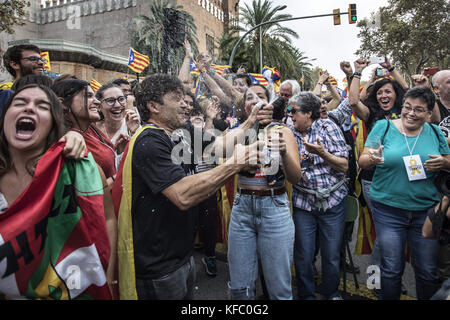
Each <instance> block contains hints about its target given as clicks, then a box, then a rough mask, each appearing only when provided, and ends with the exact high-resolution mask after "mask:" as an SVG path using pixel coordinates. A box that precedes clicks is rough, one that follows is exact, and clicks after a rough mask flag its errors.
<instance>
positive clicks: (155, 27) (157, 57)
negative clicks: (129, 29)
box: [131, 0, 198, 75]
mask: <svg viewBox="0 0 450 320" xmlns="http://www.w3.org/2000/svg"><path fill="white" fill-rule="evenodd" d="M165 8H173V9H176V10H179V11H181V12H183V13H184V14H185V15H186V40H187V41H189V43H190V44H191V47H192V51H193V52H194V54H197V53H198V48H197V42H198V39H197V27H196V25H195V22H194V18H193V17H192V16H191V15H190V14H189V13H188V12H186V11H184V10H183V6H179V5H177V6H173V5H171V4H170V3H169V1H167V0H158V1H153V2H152V3H151V4H150V11H151V16H150V17H147V16H144V15H139V16H136V17H134V20H135V21H136V23H137V26H138V29H137V31H136V32H135V33H134V34H133V36H132V41H131V46H132V47H133V48H134V49H136V50H137V51H138V52H140V53H143V54H145V55H148V56H149V57H150V66H148V67H147V68H146V69H145V70H144V71H143V75H145V74H150V73H159V72H162V71H163V59H164V56H167V59H168V61H169V70H168V73H169V74H174V75H177V74H178V72H179V70H180V67H181V65H182V63H183V59H184V56H185V53H186V51H185V49H184V47H180V48H167V47H165V45H164V9H165Z"/></svg>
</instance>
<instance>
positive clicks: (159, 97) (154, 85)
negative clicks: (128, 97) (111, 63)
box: [135, 73, 184, 122]
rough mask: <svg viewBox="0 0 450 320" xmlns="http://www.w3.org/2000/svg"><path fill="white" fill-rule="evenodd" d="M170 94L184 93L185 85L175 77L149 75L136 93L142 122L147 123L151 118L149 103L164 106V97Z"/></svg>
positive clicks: (159, 74)
mask: <svg viewBox="0 0 450 320" xmlns="http://www.w3.org/2000/svg"><path fill="white" fill-rule="evenodd" d="M169 92H180V93H182V94H183V93H184V88H183V83H182V82H181V80H180V79H178V78H177V77H175V76H172V75H168V74H164V73H156V74H152V75H149V76H148V77H147V78H145V80H144V81H142V83H141V84H140V85H139V89H138V90H137V91H136V93H135V95H136V103H137V108H138V111H139V114H140V115H141V118H142V121H144V122H146V121H147V120H148V119H150V117H151V113H150V110H149V109H148V107H147V104H148V103H149V102H156V103H159V104H163V103H164V102H163V97H164V95H166V94H167V93H169Z"/></svg>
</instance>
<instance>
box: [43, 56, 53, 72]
mask: <svg viewBox="0 0 450 320" xmlns="http://www.w3.org/2000/svg"><path fill="white" fill-rule="evenodd" d="M41 58H44V59H45V60H47V61H46V62H45V64H44V70H47V71H52V67H51V66H50V54H49V53H48V51H42V52H41Z"/></svg>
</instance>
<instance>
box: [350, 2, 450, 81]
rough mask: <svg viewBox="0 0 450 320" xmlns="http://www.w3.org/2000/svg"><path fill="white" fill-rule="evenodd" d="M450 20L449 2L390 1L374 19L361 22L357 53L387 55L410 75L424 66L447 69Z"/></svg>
mask: <svg viewBox="0 0 450 320" xmlns="http://www.w3.org/2000/svg"><path fill="white" fill-rule="evenodd" d="M449 18H450V4H449V2H448V1H447V0H432V1H430V0H414V1H412V0H389V3H388V6H387V7H381V8H380V9H379V11H378V12H377V13H374V14H373V16H372V18H371V19H365V20H362V21H360V22H359V23H358V25H357V26H358V27H359V28H360V32H359V34H358V37H359V38H360V39H361V46H360V48H359V49H358V51H357V52H356V54H357V55H360V56H362V57H369V56H372V55H375V54H387V55H388V56H390V57H391V60H392V62H394V63H395V64H396V65H397V66H398V67H400V68H401V70H402V71H403V72H405V73H406V74H408V75H409V76H411V75H412V74H418V73H421V71H422V69H423V68H424V67H431V66H438V67H440V68H441V69H447V68H448V63H449V51H450V42H449V41H448V35H449V34H450V19H449ZM372 21H374V22H378V25H377V23H375V25H374V24H373V23H372Z"/></svg>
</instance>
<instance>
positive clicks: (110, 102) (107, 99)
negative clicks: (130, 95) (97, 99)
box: [102, 96, 127, 107]
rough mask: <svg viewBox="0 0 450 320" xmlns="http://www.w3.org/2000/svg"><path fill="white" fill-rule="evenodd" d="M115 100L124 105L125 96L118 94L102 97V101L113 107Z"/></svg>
mask: <svg viewBox="0 0 450 320" xmlns="http://www.w3.org/2000/svg"><path fill="white" fill-rule="evenodd" d="M116 101H117V102H118V103H119V104H121V105H124V104H125V102H126V101H127V97H125V96H120V97H118V98H106V99H103V100H102V102H105V103H106V104H107V105H108V106H110V107H113V106H114V105H115V104H116Z"/></svg>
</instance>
